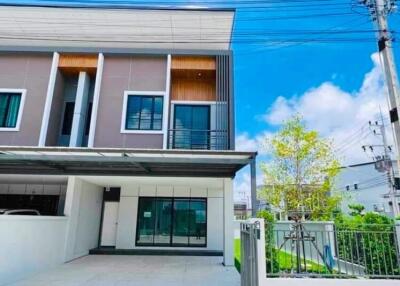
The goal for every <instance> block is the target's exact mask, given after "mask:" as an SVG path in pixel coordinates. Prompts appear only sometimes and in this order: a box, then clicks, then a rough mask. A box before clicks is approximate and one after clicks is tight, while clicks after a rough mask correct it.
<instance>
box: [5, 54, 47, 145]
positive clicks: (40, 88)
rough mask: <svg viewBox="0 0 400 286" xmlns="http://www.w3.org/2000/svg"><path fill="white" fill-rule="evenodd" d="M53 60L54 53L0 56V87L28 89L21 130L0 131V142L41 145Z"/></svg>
mask: <svg viewBox="0 0 400 286" xmlns="http://www.w3.org/2000/svg"><path fill="white" fill-rule="evenodd" d="M51 62H52V55H51V54H48V55H33V54H31V55H30V54H23V55H22V54H1V55H0V67H1V68H0V88H11V89H26V98H25V105H24V108H23V110H22V118H21V126H20V131H1V132H0V145H20V146H37V145H38V142H39V134H40V127H41V123H42V115H43V110H44V103H45V100H46V92H47V84H48V81H49V75H50V69H51Z"/></svg>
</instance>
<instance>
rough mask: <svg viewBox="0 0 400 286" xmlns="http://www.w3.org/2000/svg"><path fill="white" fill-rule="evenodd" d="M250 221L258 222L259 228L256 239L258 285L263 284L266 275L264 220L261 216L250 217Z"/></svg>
mask: <svg viewBox="0 0 400 286" xmlns="http://www.w3.org/2000/svg"><path fill="white" fill-rule="evenodd" d="M249 221H250V222H251V223H258V224H259V226H260V228H259V230H260V237H259V238H258V239H257V265H258V267H257V271H258V285H265V284H264V283H263V282H262V281H264V280H265V279H266V277H267V267H266V255H265V222H264V219H262V218H251V219H250V220H249Z"/></svg>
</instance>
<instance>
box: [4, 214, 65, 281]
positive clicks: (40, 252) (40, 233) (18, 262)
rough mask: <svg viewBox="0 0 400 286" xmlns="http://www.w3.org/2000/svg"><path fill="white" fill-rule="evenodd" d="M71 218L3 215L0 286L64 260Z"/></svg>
mask: <svg viewBox="0 0 400 286" xmlns="http://www.w3.org/2000/svg"><path fill="white" fill-rule="evenodd" d="M67 222H68V219H67V218H65V217H46V216H37V217H36V216H0V285H5V284H7V283H11V282H13V281H17V280H19V279H22V278H24V277H26V276H28V275H30V274H33V273H36V272H38V271H42V270H46V269H49V268H51V267H54V266H56V265H59V264H62V263H63V262H64V251H63V249H64V244H65V235H66V228H67Z"/></svg>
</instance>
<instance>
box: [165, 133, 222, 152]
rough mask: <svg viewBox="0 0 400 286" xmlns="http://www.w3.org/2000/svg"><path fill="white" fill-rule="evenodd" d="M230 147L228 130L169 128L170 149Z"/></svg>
mask: <svg viewBox="0 0 400 286" xmlns="http://www.w3.org/2000/svg"><path fill="white" fill-rule="evenodd" d="M228 147H229V146H228V132H227V131H226V130H202V129H169V130H168V149H189V150H228V149H229V148H228Z"/></svg>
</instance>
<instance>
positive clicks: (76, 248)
mask: <svg viewBox="0 0 400 286" xmlns="http://www.w3.org/2000/svg"><path fill="white" fill-rule="evenodd" d="M102 199H103V188H102V187H100V186H97V185H95V184H91V183H88V182H85V181H84V180H82V179H79V178H77V177H73V176H71V177H69V179H68V187H67V195H66V199H65V208H64V214H65V215H66V216H67V217H68V218H69V221H68V227H67V241H66V245H65V259H66V260H67V261H69V260H72V259H75V258H77V257H81V256H83V255H87V254H88V253H89V250H90V249H92V248H96V247H97V246H98V238H99V229H100V217H101V207H102Z"/></svg>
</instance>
